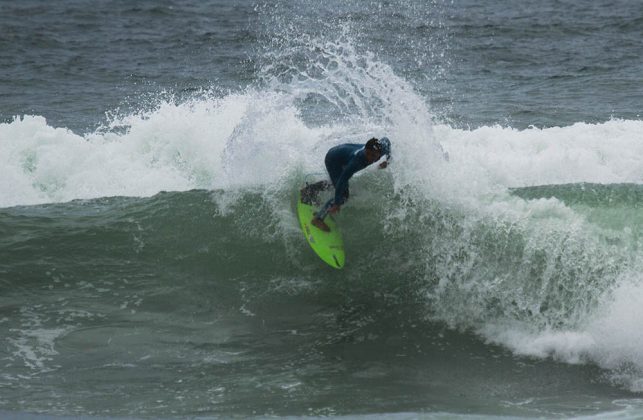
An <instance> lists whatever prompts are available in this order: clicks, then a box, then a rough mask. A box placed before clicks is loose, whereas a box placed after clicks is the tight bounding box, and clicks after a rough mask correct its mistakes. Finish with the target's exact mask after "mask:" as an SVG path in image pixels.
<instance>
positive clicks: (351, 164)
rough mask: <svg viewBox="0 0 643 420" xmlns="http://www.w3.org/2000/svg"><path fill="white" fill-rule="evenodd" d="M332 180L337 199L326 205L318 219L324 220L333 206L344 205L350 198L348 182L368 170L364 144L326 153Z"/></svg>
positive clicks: (340, 146)
mask: <svg viewBox="0 0 643 420" xmlns="http://www.w3.org/2000/svg"><path fill="white" fill-rule="evenodd" d="M324 163H325V164H326V169H327V170H328V175H330V180H331V181H332V183H333V186H334V187H335V197H334V198H331V199H330V200H328V201H327V202H326V204H324V207H322V209H321V210H320V211H319V212H318V213H317V217H319V218H320V219H322V220H323V219H324V218H325V217H326V215H327V214H328V209H330V208H331V207H332V206H333V205H335V204H337V205H342V204H344V202H345V201H346V199H347V198H348V180H349V179H350V178H351V177H352V176H353V175H354V174H355V172H358V171H361V170H362V169H364V168H366V167H367V166H368V165H370V163H368V161H367V160H366V153H365V152H364V145H363V144H353V143H347V144H340V145H339V146H335V147H333V148H332V149H330V150H329V151H328V153H326V159H325V160H324Z"/></svg>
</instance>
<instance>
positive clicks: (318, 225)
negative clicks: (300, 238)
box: [310, 217, 330, 232]
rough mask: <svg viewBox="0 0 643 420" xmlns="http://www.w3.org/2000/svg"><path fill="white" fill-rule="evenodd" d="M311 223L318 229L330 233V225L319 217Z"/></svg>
mask: <svg viewBox="0 0 643 420" xmlns="http://www.w3.org/2000/svg"><path fill="white" fill-rule="evenodd" d="M310 223H312V224H313V226H315V227H316V228H317V229H320V230H323V231H324V232H330V228H329V227H328V225H327V224H326V223H325V222H324V221H323V220H322V219H320V218H319V217H315V218H313V220H312V221H311V222H310Z"/></svg>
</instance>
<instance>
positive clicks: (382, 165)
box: [379, 153, 391, 169]
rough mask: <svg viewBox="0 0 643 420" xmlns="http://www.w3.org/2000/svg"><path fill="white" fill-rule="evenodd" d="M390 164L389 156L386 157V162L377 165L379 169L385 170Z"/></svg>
mask: <svg viewBox="0 0 643 420" xmlns="http://www.w3.org/2000/svg"><path fill="white" fill-rule="evenodd" d="M390 163H391V154H390V153H389V154H387V155H386V160H385V161H384V162H382V163H380V164H379V168H380V169H385V168H386V167H387V166H388V165H389V164H390Z"/></svg>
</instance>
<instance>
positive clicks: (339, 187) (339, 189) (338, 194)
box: [333, 158, 362, 206]
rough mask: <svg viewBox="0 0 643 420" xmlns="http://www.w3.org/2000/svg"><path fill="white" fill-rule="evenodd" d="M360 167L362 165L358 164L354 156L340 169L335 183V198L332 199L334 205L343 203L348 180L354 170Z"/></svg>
mask: <svg viewBox="0 0 643 420" xmlns="http://www.w3.org/2000/svg"><path fill="white" fill-rule="evenodd" d="M360 169H362V167H361V166H360V165H359V161H358V159H356V158H353V159H352V160H351V161H350V162H349V163H348V165H346V167H345V168H344V170H343V171H342V174H341V175H340V176H339V179H338V180H337V184H336V185H335V200H334V201H333V204H334V205H336V206H341V205H342V204H344V194H345V193H346V190H347V189H348V180H349V179H350V178H351V177H352V176H353V174H354V173H355V172H357V171H359V170H360Z"/></svg>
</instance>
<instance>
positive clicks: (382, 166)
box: [380, 160, 388, 169]
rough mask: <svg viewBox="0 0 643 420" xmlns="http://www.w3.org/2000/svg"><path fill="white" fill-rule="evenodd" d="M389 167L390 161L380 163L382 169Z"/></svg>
mask: <svg viewBox="0 0 643 420" xmlns="http://www.w3.org/2000/svg"><path fill="white" fill-rule="evenodd" d="M387 166H388V161H387V160H385V161H384V162H382V163H380V169H386V167H387Z"/></svg>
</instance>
